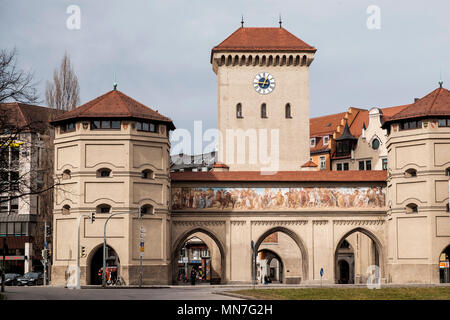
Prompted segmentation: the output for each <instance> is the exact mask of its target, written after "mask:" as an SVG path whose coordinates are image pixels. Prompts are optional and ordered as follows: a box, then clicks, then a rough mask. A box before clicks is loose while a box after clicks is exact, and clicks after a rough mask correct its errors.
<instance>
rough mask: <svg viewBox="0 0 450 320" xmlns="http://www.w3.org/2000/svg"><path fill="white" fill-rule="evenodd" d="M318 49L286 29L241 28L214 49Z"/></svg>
mask: <svg viewBox="0 0 450 320" xmlns="http://www.w3.org/2000/svg"><path fill="white" fill-rule="evenodd" d="M316 50H317V49H316V48H314V47H312V46H310V45H309V44H307V43H306V42H304V41H303V40H300V39H299V38H297V37H296V36H294V35H293V34H292V33H290V32H289V31H287V30H286V29H284V28H247V27H245V28H239V29H237V30H236V31H235V32H233V33H232V34H231V35H230V36H229V37H228V38H226V39H225V40H224V41H222V42H221V43H220V44H219V45H217V46H215V47H214V48H213V49H212V53H214V52H220V51H302V52H305V51H309V52H315V51H316Z"/></svg>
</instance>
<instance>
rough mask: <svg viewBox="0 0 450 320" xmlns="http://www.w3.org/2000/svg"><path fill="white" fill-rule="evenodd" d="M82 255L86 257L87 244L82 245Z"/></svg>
mask: <svg viewBox="0 0 450 320" xmlns="http://www.w3.org/2000/svg"><path fill="white" fill-rule="evenodd" d="M80 256H81V257H82V258H86V247H85V246H81V252H80Z"/></svg>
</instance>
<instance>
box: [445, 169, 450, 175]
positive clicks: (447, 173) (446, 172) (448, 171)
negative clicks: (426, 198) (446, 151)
mask: <svg viewBox="0 0 450 320" xmlns="http://www.w3.org/2000/svg"><path fill="white" fill-rule="evenodd" d="M445 175H446V176H447V177H450V168H447V169H445Z"/></svg>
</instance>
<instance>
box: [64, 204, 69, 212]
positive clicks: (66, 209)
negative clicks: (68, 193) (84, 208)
mask: <svg viewBox="0 0 450 320" xmlns="http://www.w3.org/2000/svg"><path fill="white" fill-rule="evenodd" d="M62 214H70V206H69V205H68V204H66V205H65V206H63V207H62Z"/></svg>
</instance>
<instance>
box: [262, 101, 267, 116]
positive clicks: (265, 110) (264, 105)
mask: <svg viewBox="0 0 450 320" xmlns="http://www.w3.org/2000/svg"><path fill="white" fill-rule="evenodd" d="M261 118H267V106H266V104H265V103H263V104H262V105H261Z"/></svg>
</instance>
